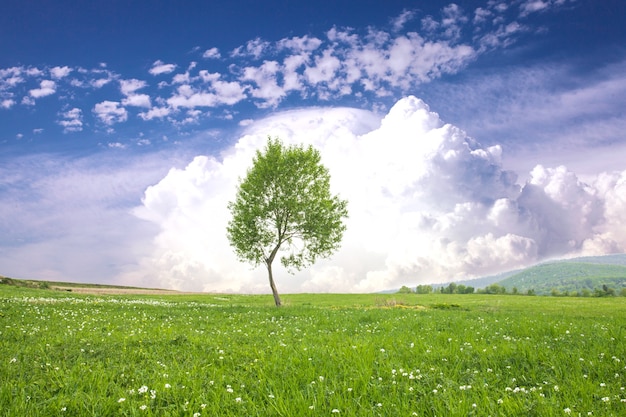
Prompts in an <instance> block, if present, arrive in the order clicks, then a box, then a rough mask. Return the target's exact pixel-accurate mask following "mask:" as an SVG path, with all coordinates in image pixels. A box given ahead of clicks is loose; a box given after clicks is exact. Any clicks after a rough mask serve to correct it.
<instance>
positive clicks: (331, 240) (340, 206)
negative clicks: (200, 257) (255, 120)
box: [227, 137, 348, 307]
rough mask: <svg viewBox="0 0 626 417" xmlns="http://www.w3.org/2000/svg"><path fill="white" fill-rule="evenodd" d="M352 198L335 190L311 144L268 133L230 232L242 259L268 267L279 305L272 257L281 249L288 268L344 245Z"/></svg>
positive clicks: (238, 200)
mask: <svg viewBox="0 0 626 417" xmlns="http://www.w3.org/2000/svg"><path fill="white" fill-rule="evenodd" d="M346 206H347V202H346V201H344V200H341V199H340V198H339V197H338V196H333V195H332V194H331V192H330V175H329V174H328V169H326V167H324V166H323V165H322V164H321V163H320V154H319V152H318V151H317V150H315V149H314V148H313V147H312V146H309V147H307V148H304V147H303V146H288V147H287V146H284V145H283V144H282V142H281V141H280V139H278V138H275V139H272V138H270V137H268V142H267V146H266V148H265V150H264V152H260V151H257V153H256V156H255V158H254V160H253V165H252V167H251V168H250V169H249V170H248V172H247V175H246V177H245V178H244V179H243V180H240V184H239V189H238V191H237V196H236V198H235V201H234V202H230V203H229V204H228V208H229V209H230V212H231V214H232V219H231V220H230V222H229V223H228V228H227V233H228V239H229V240H230V244H231V246H233V247H234V249H235V252H236V253H237V256H238V257H239V259H240V260H243V261H247V262H251V263H252V264H254V266H258V265H260V264H261V263H263V264H265V266H266V267H267V273H268V276H269V281H270V287H271V288H272V293H273V295H274V301H275V303H276V306H277V307H278V306H280V305H281V302H280V296H279V295H278V291H277V290H276V284H275V283H274V276H273V275H272V263H273V262H274V259H275V258H276V256H277V255H279V253H280V254H281V255H282V256H281V257H280V260H281V263H282V264H283V265H284V266H285V267H286V268H287V270H288V271H289V272H292V273H293V272H294V271H295V270H300V269H302V268H304V267H306V266H308V265H311V264H313V263H314V262H315V260H316V259H317V258H318V257H321V258H325V257H328V256H330V255H331V254H332V253H333V252H334V251H335V250H337V249H338V248H339V245H340V243H341V238H342V237H343V232H344V231H345V229H346V227H345V225H344V224H343V219H344V218H346V217H347V216H348V211H347V209H346Z"/></svg>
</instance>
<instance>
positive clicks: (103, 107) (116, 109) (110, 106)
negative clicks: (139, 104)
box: [93, 100, 128, 125]
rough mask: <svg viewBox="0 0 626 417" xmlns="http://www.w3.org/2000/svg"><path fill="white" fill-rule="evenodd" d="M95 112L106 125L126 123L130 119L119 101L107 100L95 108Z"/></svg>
mask: <svg viewBox="0 0 626 417" xmlns="http://www.w3.org/2000/svg"><path fill="white" fill-rule="evenodd" d="M93 112H94V113H95V114H96V116H97V117H98V118H99V119H100V120H101V121H102V122H103V123H105V124H107V125H112V124H114V123H120V122H125V121H126V120H127V119H128V112H127V111H126V109H125V108H124V107H121V106H120V103H119V102H117V101H108V100H105V101H103V102H101V103H98V104H96V105H95V106H94V108H93Z"/></svg>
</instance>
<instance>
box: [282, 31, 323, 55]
mask: <svg viewBox="0 0 626 417" xmlns="http://www.w3.org/2000/svg"><path fill="white" fill-rule="evenodd" d="M276 45H277V47H278V48H279V49H283V48H284V49H289V50H291V51H292V52H295V53H302V52H312V51H314V50H316V49H317V48H319V47H320V45H322V40H321V39H318V38H315V37H309V36H307V35H305V36H302V37H300V36H294V37H293V38H285V39H281V40H279V41H278V42H277V43H276Z"/></svg>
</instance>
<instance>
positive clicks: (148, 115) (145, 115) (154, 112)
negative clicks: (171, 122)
mask: <svg viewBox="0 0 626 417" xmlns="http://www.w3.org/2000/svg"><path fill="white" fill-rule="evenodd" d="M170 113H172V109H171V108H169V107H153V108H151V109H150V110H148V111H146V112H141V113H139V117H141V118H142V119H143V120H152V119H155V118H157V119H162V118H164V117H166V116H168V115H169V114H170Z"/></svg>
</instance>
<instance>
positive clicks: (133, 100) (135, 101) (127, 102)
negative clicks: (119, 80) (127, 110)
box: [122, 94, 152, 108]
mask: <svg viewBox="0 0 626 417" xmlns="http://www.w3.org/2000/svg"><path fill="white" fill-rule="evenodd" d="M122 105H123V106H134V107H146V108H150V107H152V103H151V102H150V96H149V95H147V94H131V95H129V96H128V97H126V98H125V99H123V100H122Z"/></svg>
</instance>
